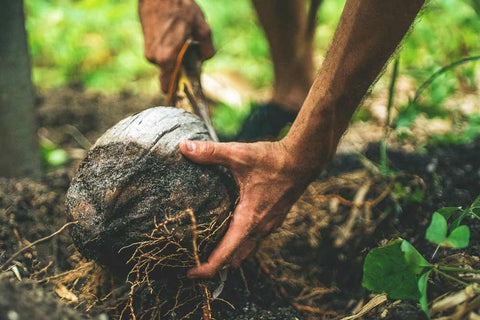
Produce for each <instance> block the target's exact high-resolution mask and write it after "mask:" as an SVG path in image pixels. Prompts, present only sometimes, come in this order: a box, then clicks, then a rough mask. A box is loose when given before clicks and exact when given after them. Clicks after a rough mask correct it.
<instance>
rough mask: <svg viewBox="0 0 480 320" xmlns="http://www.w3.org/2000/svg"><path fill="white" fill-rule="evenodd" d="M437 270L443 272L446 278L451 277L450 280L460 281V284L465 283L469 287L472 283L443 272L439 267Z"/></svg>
mask: <svg viewBox="0 0 480 320" xmlns="http://www.w3.org/2000/svg"><path fill="white" fill-rule="evenodd" d="M435 271H436V272H438V273H439V274H441V275H442V276H444V277H445V278H447V279H450V280H453V281H455V282H457V283H460V284H462V285H464V286H465V287H468V286H469V285H470V283H468V282H465V281H463V280H460V279H458V278H455V277H453V276H451V275H449V274H448V273H446V272H443V271H441V270H439V269H436V270H435Z"/></svg>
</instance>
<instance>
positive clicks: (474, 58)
mask: <svg viewBox="0 0 480 320" xmlns="http://www.w3.org/2000/svg"><path fill="white" fill-rule="evenodd" d="M479 59H480V56H472V57H466V58H463V59H460V60H458V61H455V62H452V63H451V64H449V65H446V66H444V67H442V68H440V69H439V70H437V71H436V72H434V73H433V74H432V75H431V76H430V77H429V78H428V79H427V80H426V81H425V82H424V83H422V85H421V86H420V87H419V88H418V90H417V92H415V96H414V97H413V99H412V101H411V102H410V103H409V106H411V105H413V104H415V103H416V102H417V100H418V98H420V95H421V94H422V93H423V91H424V90H425V89H426V88H427V87H428V86H429V85H430V84H432V82H433V81H434V80H435V79H436V78H437V77H438V76H440V75H442V74H443V73H445V72H446V71H448V70H450V69H452V68H455V67H456V66H458V65H462V64H464V63H467V62H469V61H475V60H479Z"/></svg>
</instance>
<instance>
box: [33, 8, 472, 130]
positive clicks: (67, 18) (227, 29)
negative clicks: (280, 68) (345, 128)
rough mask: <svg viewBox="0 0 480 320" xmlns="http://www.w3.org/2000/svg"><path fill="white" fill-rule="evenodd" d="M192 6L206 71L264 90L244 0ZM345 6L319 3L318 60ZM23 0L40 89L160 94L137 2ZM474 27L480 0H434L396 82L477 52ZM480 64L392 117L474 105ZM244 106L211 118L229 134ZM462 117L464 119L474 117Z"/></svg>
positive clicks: (445, 114)
mask: <svg viewBox="0 0 480 320" xmlns="http://www.w3.org/2000/svg"><path fill="white" fill-rule="evenodd" d="M198 3H199V5H200V6H201V7H202V8H203V9H204V12H205V15H206V17H207V21H208V22H209V23H210V25H211V27H212V31H213V36H214V42H215V45H216V48H217V54H216V56H215V57H214V58H213V59H211V60H210V61H208V62H207V63H206V65H205V72H206V73H207V74H213V73H225V74H228V73H234V74H236V75H238V77H240V78H242V80H243V81H246V82H247V83H249V84H250V85H251V86H252V87H253V88H255V89H258V90H264V89H267V88H269V86H270V84H271V81H272V69H271V64H270V61H269V54H268V46H267V43H266V40H265V38H264V36H263V33H262V30H261V29H260V28H259V26H258V25H257V23H256V17H255V14H254V12H253V9H252V7H251V4H250V2H249V1H247V0H239V1H231V2H228V3H222V2H219V1H214V0H199V1H198ZM343 5H344V1H341V0H325V1H324V3H323V4H322V6H321V8H320V12H319V19H318V21H319V27H318V30H317V34H316V61H317V62H318V64H320V63H321V61H322V57H323V55H324V54H325V52H326V49H327V47H328V44H329V41H330V40H331V37H332V35H333V32H334V30H335V26H336V24H337V23H338V19H339V17H340V14H341V10H342V8H343ZM25 7H26V13H27V31H28V36H29V44H30V53H31V56H32V59H33V80H34V83H35V85H36V87H37V89H38V90H40V91H48V89H51V88H58V87H63V86H67V85H71V84H76V85H81V87H83V88H84V89H85V90H97V91H101V92H104V93H107V94H108V93H115V92H121V91H129V92H135V93H139V94H155V93H157V92H158V88H159V86H158V83H157V82H158V80H157V73H158V71H157V69H156V67H154V66H153V65H151V64H149V63H148V62H147V61H146V60H145V59H144V56H143V37H142V33H141V28H140V24H139V20H138V16H137V1H136V0H123V1H119V0H82V1H78V0H77V1H76V0H26V1H25ZM479 34H480V0H432V1H430V2H429V5H428V7H427V9H426V10H424V12H423V14H422V16H421V18H420V19H419V20H418V22H417V23H416V26H415V29H414V31H413V32H411V33H410V34H409V36H408V37H407V39H406V41H405V43H404V45H403V47H402V49H401V51H400V61H401V62H400V69H399V74H400V79H402V77H403V79H407V80H408V81H407V82H408V83H409V85H408V86H409V87H410V88H416V87H418V86H419V85H420V84H421V83H422V82H423V81H425V80H426V79H427V78H428V77H429V76H430V75H431V74H432V73H433V72H434V71H436V70H438V69H439V68H440V67H441V66H444V65H448V64H450V63H452V62H454V61H455V60H458V59H460V58H463V57H467V56H471V55H475V54H480V41H479V40H480V38H479ZM478 65H479V64H478V63H476V62H469V63H466V64H463V65H462V66H460V67H458V68H453V69H452V70H450V71H447V72H445V73H443V74H442V75H441V76H440V77H439V78H438V79H436V80H435V81H434V82H433V83H432V84H431V85H430V86H429V87H428V89H427V90H426V91H425V92H424V93H423V94H422V98H421V99H420V100H419V102H418V103H417V104H415V106H413V107H412V106H410V107H409V108H406V107H405V106H403V107H402V105H397V106H396V108H397V109H398V116H397V122H399V123H400V124H402V125H405V126H408V125H409V124H410V123H411V122H412V119H414V118H415V117H416V116H418V115H419V114H423V115H425V116H426V117H427V118H432V117H441V118H450V117H452V112H453V113H454V114H455V112H456V111H455V110H453V111H452V108H448V106H449V105H452V104H453V105H454V104H455V103H456V102H455V101H458V96H464V95H465V94H469V95H472V94H475V97H476V100H475V101H474V102H473V104H474V105H475V107H478V105H479V100H478V94H476V93H478V88H479V81H480V71H479V68H478ZM388 70H389V69H387V72H386V73H385V74H384V76H383V77H382V78H381V79H380V81H379V84H378V86H377V87H379V89H375V90H374V95H375V92H376V91H378V90H380V91H381V90H383V89H382V88H383V87H385V85H382V83H387V82H388V78H389V72H388ZM404 82H405V81H404ZM407 91H408V90H407ZM366 103H367V102H366ZM403 104H404V105H405V104H406V103H405V102H403ZM445 106H446V107H445ZM248 110H249V106H246V107H245V108H243V109H242V108H240V109H238V108H237V109H235V108H231V107H230V106H229V105H228V103H223V104H221V106H220V107H219V108H218V111H217V113H216V114H215V116H214V120H215V123H216V125H217V127H220V128H219V130H220V131H222V132H226V133H232V132H235V131H236V130H238V127H239V123H240V122H241V119H242V118H243V117H244V116H245V114H246V113H248ZM368 117H369V113H368V112H363V113H362V112H359V113H357V116H356V118H357V120H358V119H359V120H368ZM460 118H461V119H462V121H463V122H465V121H466V122H467V123H470V122H469V121H470V120H469V119H470V118H472V117H470V116H466V117H460ZM477 118H478V117H477ZM475 121H476V122H475V123H478V122H480V121H478V119H477V120H475ZM479 126H480V124H479V125H478V126H477V127H479Z"/></svg>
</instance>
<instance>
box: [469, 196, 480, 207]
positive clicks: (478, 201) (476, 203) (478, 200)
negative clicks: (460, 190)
mask: <svg viewBox="0 0 480 320" xmlns="http://www.w3.org/2000/svg"><path fill="white" fill-rule="evenodd" d="M470 208H471V209H474V208H480V195H479V196H478V197H477V198H476V199H475V200H473V202H472V205H471V206H470Z"/></svg>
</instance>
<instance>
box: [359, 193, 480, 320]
mask: <svg viewBox="0 0 480 320" xmlns="http://www.w3.org/2000/svg"><path fill="white" fill-rule="evenodd" d="M479 213H480V196H479V197H477V198H476V199H475V201H473V203H472V205H471V206H470V207H469V208H467V209H462V208H460V207H445V208H441V209H439V210H437V211H436V212H435V213H434V214H433V217H432V220H431V223H430V225H429V227H428V229H427V232H426V234H425V238H426V239H427V240H428V241H430V242H432V243H435V244H437V245H439V246H444V247H450V248H465V247H467V246H468V242H469V238H470V231H469V229H468V226H466V225H460V224H461V223H462V221H463V219H464V218H465V217H466V216H472V217H474V218H476V219H480V216H479ZM450 219H453V220H452V222H451V224H450V228H448V221H449V220H450ZM432 273H435V274H438V275H441V276H443V277H445V278H448V279H450V280H452V281H455V282H457V283H460V284H462V285H464V286H468V285H469V283H467V282H465V281H463V280H461V279H459V278H458V277H456V276H455V274H458V273H476V274H480V270H473V269H466V268H457V267H452V266H446V265H439V264H432V263H429V262H428V261H427V260H426V259H425V258H424V257H423V256H422V255H421V254H420V253H419V252H418V251H417V249H416V248H415V247H414V246H413V245H412V244H410V243H409V242H408V241H406V240H404V239H395V240H392V241H390V242H389V243H388V244H387V245H386V246H384V247H380V248H374V249H372V250H371V251H370V252H369V253H368V254H367V256H366V258H365V262H364V265H363V280H362V285H363V286H364V287H365V288H367V289H368V290H371V291H373V292H377V293H383V292H385V293H386V294H387V295H388V296H389V298H391V299H413V300H418V301H419V303H420V307H421V309H422V310H423V311H424V312H425V313H426V314H427V315H429V310H428V299H427V286H428V280H429V277H430V275H431V274H432Z"/></svg>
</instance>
